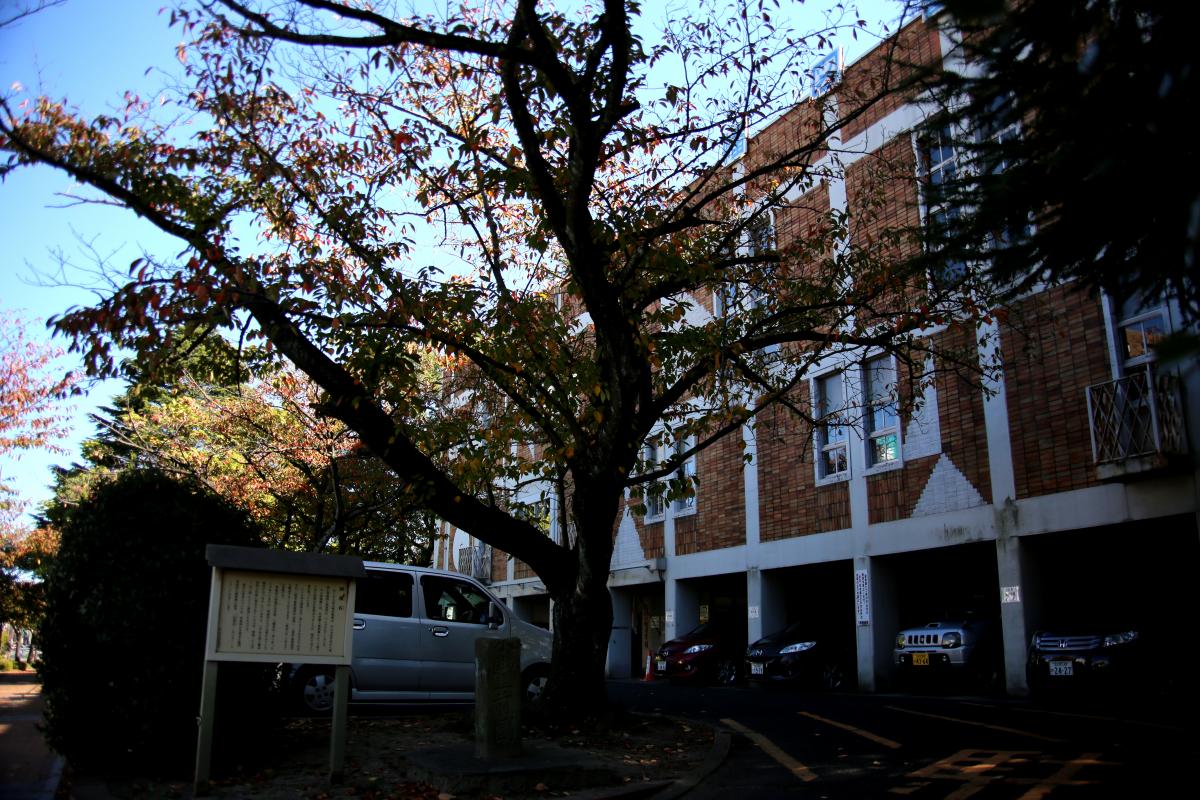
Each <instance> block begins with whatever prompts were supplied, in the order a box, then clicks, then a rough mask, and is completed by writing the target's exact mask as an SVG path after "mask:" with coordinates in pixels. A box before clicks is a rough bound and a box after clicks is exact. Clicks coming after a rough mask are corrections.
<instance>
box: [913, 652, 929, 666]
mask: <svg viewBox="0 0 1200 800" xmlns="http://www.w3.org/2000/svg"><path fill="white" fill-rule="evenodd" d="M913 666H914V667H928V666H929V653H913Z"/></svg>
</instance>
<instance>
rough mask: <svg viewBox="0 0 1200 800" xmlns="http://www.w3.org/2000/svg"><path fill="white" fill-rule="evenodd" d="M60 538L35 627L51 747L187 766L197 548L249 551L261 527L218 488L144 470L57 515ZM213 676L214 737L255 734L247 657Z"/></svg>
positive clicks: (117, 763)
mask: <svg viewBox="0 0 1200 800" xmlns="http://www.w3.org/2000/svg"><path fill="white" fill-rule="evenodd" d="M61 533H62V544H61V546H60V548H59V551H58V555H57V557H56V558H55V559H54V563H53V564H52V565H51V567H50V569H49V571H48V573H47V577H46V614H45V619H44V621H43V624H42V628H41V631H40V645H41V648H42V660H41V664H40V665H39V672H40V673H41V677H42V683H43V689H42V693H43V697H44V698H45V714H46V733H47V738H48V740H49V742H50V744H51V746H52V747H54V749H55V750H57V751H58V752H59V753H61V754H63V755H64V756H65V757H66V758H67V759H68V761H70V762H71V764H72V765H73V766H74V767H75V768H76V769H79V770H84V771H90V772H100V773H103V774H110V775H111V774H121V773H130V772H141V773H143V774H145V773H171V772H176V773H178V772H180V771H181V770H183V769H186V768H187V766H188V765H189V764H191V763H192V760H193V759H194V757H195V742H196V715H197V712H198V710H199V707H200V686H201V682H202V673H203V666H204V642H205V634H206V630H207V619H208V596H209V588H210V584H211V574H212V570H211V568H210V567H209V566H208V564H207V561H206V559H205V545H206V544H208V543H217V544H236V545H247V546H254V545H258V544H259V543H260V540H259V537H258V535H257V534H256V532H255V530H254V528H253V527H252V526H251V525H250V523H249V522H248V520H247V519H246V517H245V515H244V514H242V513H241V512H240V511H238V510H236V509H234V508H233V507H232V506H230V505H228V504H226V503H224V502H223V501H221V500H219V499H218V498H216V497H215V496H213V495H211V494H209V493H206V492H204V491H203V490H201V489H199V488H197V487H195V486H191V485H188V484H183V483H180V482H178V481H175V480H173V479H171V478H169V477H166V476H164V475H162V474H159V473H156V472H149V471H145V470H137V471H131V472H128V473H125V474H122V475H120V476H119V477H118V478H116V479H115V480H114V481H112V482H111V483H107V484H104V485H101V486H98V487H97V488H96V489H95V491H94V492H93V493H92V495H91V497H90V498H88V499H86V500H84V501H83V502H81V503H80V504H79V505H78V506H76V507H74V508H73V509H70V510H69V511H68V512H67V513H66V518H65V519H64V520H63V521H62V523H61ZM237 666H238V667H242V665H237ZM226 673H228V675H227V674H226ZM230 677H232V678H236V679H237V680H235V681H233V682H232V683H234V684H235V685H230V684H231V681H230V680H228V679H227V678H230ZM221 678H222V682H221V689H220V690H219V692H218V699H219V700H220V701H221V708H220V710H219V711H218V715H217V717H218V729H217V735H218V737H220V736H222V734H223V733H224V734H226V736H225V738H226V740H227V741H229V740H230V739H231V737H232V736H233V733H234V732H237V731H241V732H243V733H249V732H250V731H251V730H254V729H255V726H253V725H247V724H245V713H246V712H253V713H256V714H257V713H258V712H261V711H262V710H263V709H264V708H265V703H266V702H267V698H268V693H267V689H266V687H265V686H264V681H265V680H266V677H265V670H264V668H263V667H262V666H261V665H249V666H247V667H244V668H241V669H232V670H228V671H227V670H225V669H224V667H222V675H221ZM239 715H240V716H239ZM260 727H261V726H259V728H260ZM218 743H219V742H218Z"/></svg>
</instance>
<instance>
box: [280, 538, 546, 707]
mask: <svg viewBox="0 0 1200 800" xmlns="http://www.w3.org/2000/svg"><path fill="white" fill-rule="evenodd" d="M364 566H365V567H366V569H367V575H366V577H365V578H359V579H358V584H357V587H356V590H355V603H354V653H353V654H354V658H353V661H352V662H351V681H352V683H351V694H350V700H351V701H352V702H386V703H410V702H418V703H419V702H429V701H438V702H471V701H473V700H474V699H475V640H476V639H479V638H480V637H494V638H500V639H503V638H508V637H515V638H518V639H520V640H521V678H522V683H523V687H524V692H525V696H526V698H529V699H532V698H534V697H536V696H537V695H538V694H540V693H541V690H542V688H543V686H544V685H545V682H546V679H547V677H549V674H550V653H551V646H552V644H553V636H552V634H551V633H550V632H549V631H547V630H545V629H543V628H539V627H537V626H535V625H531V624H529V623H528V622H524V621H522V620H519V619H517V617H516V616H515V615H514V614H513V612H512V611H511V610H510V609H508V608H506V607H505V606H504V604H503V603H501V602H500V601H499V600H497V599H496V598H495V597H493V596H492V595H491V593H489V592H488V591H487V589H485V588H484V587H483V586H482V585H481V584H480V583H479V582H477V581H475V580H474V579H472V578H470V577H468V576H466V575H462V574H460V573H457V572H447V571H444V570H435V569H426V568H423V567H409V566H403V565H400V564H386V563H381V562H371V561H368V562H366V563H365V564H364ZM333 675H334V669H333V667H329V666H318V665H306V664H297V665H292V666H291V669H290V682H289V686H290V687H291V691H292V696H293V698H294V699H295V700H297V701H298V703H299V705H300V707H301V708H302V709H303V710H306V711H309V712H317V713H325V712H328V711H329V710H330V709H331V708H332V707H333Z"/></svg>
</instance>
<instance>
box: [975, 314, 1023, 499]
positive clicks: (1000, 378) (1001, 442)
mask: <svg viewBox="0 0 1200 800" xmlns="http://www.w3.org/2000/svg"><path fill="white" fill-rule="evenodd" d="M978 333H979V336H978V341H980V342H982V344H981V345H980V347H979V362H980V364H982V365H983V366H984V367H985V369H986V368H987V367H989V366H991V365H994V364H996V363H999V360H1000V358H1001V356H1002V354H1001V352H1000V330H999V326H998V325H997V324H996V323H995V322H989V323H985V324H981V325H980V326H979V328H978ZM982 388H983V425H984V430H985V432H986V434H987V449H988V472H989V473H990V474H991V480H992V486H991V488H992V504H993V505H994V506H996V507H1000V506H1002V505H1004V503H1005V501H1007V500H1009V499H1012V500H1015V499H1016V497H1017V481H1016V478H1015V477H1014V475H1013V459H1012V432H1011V430H1010V429H1009V426H1008V390H1007V388H1006V387H1005V383H1004V373H1003V372H1000V371H996V372H990V373H988V374H986V375H985V378H984V381H983V387H982Z"/></svg>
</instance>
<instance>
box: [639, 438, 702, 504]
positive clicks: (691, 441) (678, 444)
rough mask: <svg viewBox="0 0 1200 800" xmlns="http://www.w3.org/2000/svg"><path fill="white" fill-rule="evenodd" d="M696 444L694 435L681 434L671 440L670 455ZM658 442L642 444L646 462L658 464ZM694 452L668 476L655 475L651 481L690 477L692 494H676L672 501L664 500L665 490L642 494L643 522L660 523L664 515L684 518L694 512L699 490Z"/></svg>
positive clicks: (665, 482) (676, 454)
mask: <svg viewBox="0 0 1200 800" xmlns="http://www.w3.org/2000/svg"><path fill="white" fill-rule="evenodd" d="M695 446H696V440H695V437H694V436H683V437H678V438H676V439H675V443H674V444H673V445H672V447H671V451H672V455H671V457H672V458H674V457H677V456H679V455H682V454H683V453H684V452H686V451H687V450H690V449H691V448H693V447H695ZM659 450H660V448H659V445H658V444H657V443H656V442H647V443H646V444H645V460H646V463H647V464H656V465H657V464H662V463H663V461H664V459H663V458H661V457H660V456H659ZM696 467H697V465H696V454H695V453H693V454H692V455H690V456H688V457H687V458H686V459H684V460H683V461H682V462H681V463H680V464H679V466H678V467H677V468H676V469H675V470H673V471H672V472H671V474H670V475H667V476H665V477H662V478H659V479H658V480H657V481H655V483H658V484H663V485H664V487H665V484H667V483H670V482H671V481H672V480H674V479H678V478H688V479H691V481H692V482H691V485H692V493H691V494H690V495H688V496H687V497H677V498H675V499H674V500H671V501H669V502H668V501H667V497H666V490H665V488H664V492H663V493H662V494H659V495H658V496H652V495H650V494H648V493H643V495H642V504H643V505H644V506H645V507H646V513H644V514H643V515H642V521H643V522H645V523H653V522H663V521H664V520H666V518H667V517H668V516H670V517H671V518H672V519H677V518H679V517H686V516H690V515H692V514H695V513H696V511H697V508H698V505H699V502H698V499H699V495H700V493H699V492H698V491H696V489H695V487H696V483H695V480H694V479H695V477H696Z"/></svg>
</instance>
